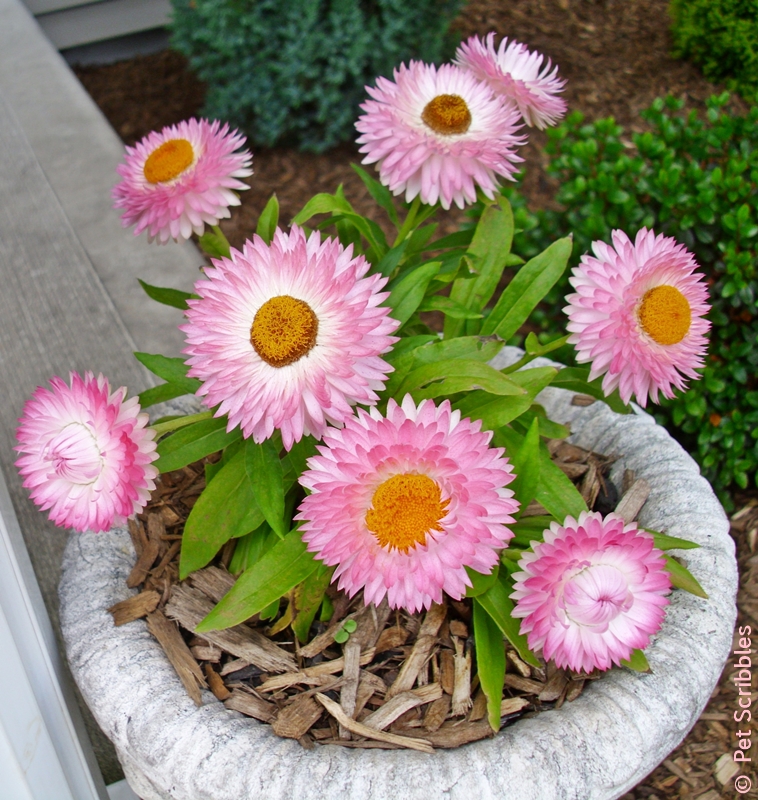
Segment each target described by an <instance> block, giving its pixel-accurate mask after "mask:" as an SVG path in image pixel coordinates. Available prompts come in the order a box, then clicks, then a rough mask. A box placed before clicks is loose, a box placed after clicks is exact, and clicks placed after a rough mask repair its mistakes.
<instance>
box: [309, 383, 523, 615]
mask: <svg viewBox="0 0 758 800" xmlns="http://www.w3.org/2000/svg"><path fill="white" fill-rule="evenodd" d="M480 426H481V423H480V422H479V421H477V422H472V421H471V420H470V419H461V418H460V412H459V411H451V410H450V402H449V401H447V400H446V401H445V402H443V403H442V404H441V405H439V406H436V405H435V404H434V403H433V402H432V401H431V400H423V401H421V403H419V405H418V407H416V405H415V404H414V402H413V400H412V398H411V396H410V395H406V397H405V399H404V400H403V403H402V405H401V406H398V405H397V403H396V402H395V401H394V400H390V401H389V403H388V406H387V416H386V417H383V416H382V415H381V414H380V413H379V412H378V411H377V410H376V408H372V409H371V411H370V413H366V412H365V411H363V410H362V409H359V410H358V413H357V415H354V416H352V417H350V418H349V419H348V420H346V422H345V427H344V428H343V429H342V430H336V429H333V428H329V429H328V430H327V431H326V433H325V434H324V444H323V446H320V447H319V448H318V451H319V455H317V456H314V457H313V458H311V459H309V460H308V467H309V469H308V470H307V471H306V472H304V473H303V475H302V476H301V478H300V483H301V484H302V485H303V486H305V487H306V488H307V489H309V490H310V491H311V494H310V495H309V496H308V497H306V498H305V500H303V502H302V503H301V504H300V510H299V513H298V515H297V517H296V519H298V520H305V522H304V524H303V525H302V531H303V541H305V542H307V544H308V550H310V552H312V553H314V554H315V556H316V558H318V559H320V560H321V561H323V562H324V563H325V564H328V565H330V566H333V565H337V569H336V570H335V573H334V579H335V580H336V579H339V588H340V589H344V590H345V591H346V592H347V593H348V594H349V595H351V596H352V595H354V594H355V593H356V592H358V591H359V590H360V589H363V598H364V601H365V602H366V604H368V603H379V602H381V600H382V598H383V597H384V596H385V595H386V596H387V599H388V601H389V604H390V606H391V607H392V608H406V609H407V610H408V611H411V612H415V611H418V610H420V609H421V608H429V607H430V606H431V604H432V603H440V602H442V593H443V592H446V593H447V594H448V595H450V597H452V598H453V599H455V600H460V599H461V597H463V595H464V594H465V592H466V588H467V587H468V586H470V585H471V582H470V580H469V578H468V576H467V575H466V570H465V567H471V568H472V569H474V570H476V571H478V572H482V573H489V572H491V571H492V568H493V567H494V565H495V564H496V563H497V559H498V551H499V550H500V549H502V548H503V546H504V545H505V544H506V543H507V542H508V541H509V540H510V539H511V538H512V536H513V533H512V532H511V531H510V530H509V529H508V528H507V527H506V525H508V524H509V523H511V522H513V518H512V516H511V515H512V514H513V513H514V512H515V511H516V510H517V509H518V502H517V501H516V500H514V499H513V492H512V491H511V490H510V489H506V488H505V487H506V486H507V484H509V483H510V482H511V481H512V480H513V479H514V477H515V476H514V475H513V474H512V473H511V471H512V469H513V468H512V466H511V464H509V462H508V459H507V458H504V457H503V450H502V448H491V447H488V445H489V441H490V439H491V438H492V433H491V432H483V431H481V430H480Z"/></svg>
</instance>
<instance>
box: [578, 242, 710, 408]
mask: <svg viewBox="0 0 758 800" xmlns="http://www.w3.org/2000/svg"><path fill="white" fill-rule="evenodd" d="M592 249H593V250H594V252H595V255H594V256H591V255H584V256H582V260H581V263H580V264H579V265H578V266H577V267H575V268H574V271H573V273H572V277H571V278H569V282H570V283H571V285H572V286H573V287H574V289H575V290H576V292H575V293H574V294H570V295H568V296H567V297H566V300H567V302H568V303H569V305H568V306H566V307H565V308H564V309H563V310H564V311H565V312H566V314H567V315H568V318H569V322H568V325H567V328H568V330H569V331H571V336H570V337H569V342H571V343H572V344H574V345H575V346H576V350H577V359H576V360H577V361H578V362H579V363H580V364H581V363H586V362H591V364H592V367H591V370H590V380H594V379H595V378H597V377H599V376H600V375H604V376H605V377H604V378H603V391H604V392H605V393H606V395H608V394H610V393H611V392H613V391H614V389H616V388H618V390H619V394H620V395H621V399H622V400H623V401H624V402H625V403H628V402H629V400H630V399H631V397H632V395H635V396H636V399H637V402H638V403H639V404H640V405H641V406H643V407H644V406H645V404H646V403H647V399H648V397H650V399H651V400H652V401H653V402H654V403H655V402H658V392H659V391H660V392H661V393H662V394H663V396H664V397H673V396H674V390H673V387H676V388H677V389H685V388H686V381H685V380H684V378H685V377H687V378H698V377H699V375H698V373H697V372H695V370H696V369H697V368H698V367H702V366H703V356H704V354H705V351H706V348H707V346H708V341H707V339H706V337H705V334H706V332H707V331H708V329H709V328H710V323H709V322H708V320H706V319H705V318H704V315H705V314H707V313H708V310H709V308H710V306H709V305H708V302H707V299H708V291H707V289H706V286H705V282H704V280H703V276H702V275H701V274H699V273H696V272H695V269H696V268H697V264H696V262H695V259H694V257H693V256H692V254H691V253H690V252H689V251H688V250H687V249H686V248H685V247H684V245H681V244H677V242H676V240H675V239H673V238H671V237H665V236H663V235H659V236H656V235H655V234H654V233H653V231H649V230H647V229H646V228H642V229H641V230H640V231H639V232H638V233H637V236H636V239H635V241H634V244H632V242H631V241H630V240H629V238H628V237H627V235H626V234H625V233H623V232H622V231H613V246H612V247H611V246H609V245H607V244H605V243H604V242H594V243H593V245H592ZM680 373H681V374H680Z"/></svg>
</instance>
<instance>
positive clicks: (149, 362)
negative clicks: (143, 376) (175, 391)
mask: <svg viewBox="0 0 758 800" xmlns="http://www.w3.org/2000/svg"><path fill="white" fill-rule="evenodd" d="M134 357H135V358H136V359H137V361H139V362H140V364H142V365H143V366H145V367H147V368H148V369H149V370H150V372H152V373H153V374H154V375H157V376H158V377H159V378H163V380H164V381H167V382H168V383H174V384H176V385H177V386H182V387H183V388H184V389H185V393H186V394H195V392H196V391H197V390H198V389H199V388H200V386H201V385H202V384H201V383H200V381H199V380H198V379H197V378H188V377H187V370H188V369H189V367H188V366H187V365H186V364H185V363H184V360H183V359H181V358H168V357H167V356H161V355H157V354H153V353H135V354H134Z"/></svg>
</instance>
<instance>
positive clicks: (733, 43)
mask: <svg viewBox="0 0 758 800" xmlns="http://www.w3.org/2000/svg"><path fill="white" fill-rule="evenodd" d="M670 11H671V17H672V19H673V27H672V33H673V36H674V46H675V55H677V56H678V57H680V58H688V59H690V60H691V61H694V62H695V63H696V64H698V65H699V66H700V68H701V69H702V70H703V74H704V75H705V76H706V77H707V78H710V79H711V80H714V81H726V82H727V84H728V85H729V86H730V88H732V89H735V90H736V91H739V92H740V93H742V92H748V93H749V94H753V93H754V92H755V91H756V89H758V0H671V6H670Z"/></svg>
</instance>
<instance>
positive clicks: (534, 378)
mask: <svg viewBox="0 0 758 800" xmlns="http://www.w3.org/2000/svg"><path fill="white" fill-rule="evenodd" d="M559 372H560V370H557V369H556V368H555V367H530V368H528V369H522V370H519V371H518V372H509V373H504V374H506V375H508V377H509V378H510V379H511V380H512V381H513V382H514V383H515V384H516V385H517V386H521V387H522V388H523V389H525V390H526V392H527V393H528V395H529V397H530V398H531V400H534V398H535V397H536V396H537V395H538V394H539V393H540V392H541V391H542V390H543V389H545V388H546V387H548V386H550V385H551V384H552V383H553V381H554V380H555V377H556V375H558V373H559Z"/></svg>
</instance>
